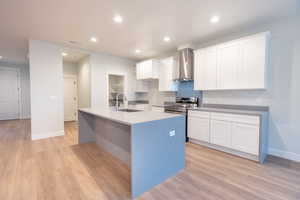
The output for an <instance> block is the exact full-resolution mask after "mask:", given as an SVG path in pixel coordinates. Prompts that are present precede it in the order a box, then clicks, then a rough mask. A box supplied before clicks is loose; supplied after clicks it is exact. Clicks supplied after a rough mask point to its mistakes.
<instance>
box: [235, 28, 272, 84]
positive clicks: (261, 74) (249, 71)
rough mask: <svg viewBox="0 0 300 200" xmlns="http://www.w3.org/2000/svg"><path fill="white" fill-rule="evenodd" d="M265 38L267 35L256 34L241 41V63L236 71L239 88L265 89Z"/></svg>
mask: <svg viewBox="0 0 300 200" xmlns="http://www.w3.org/2000/svg"><path fill="white" fill-rule="evenodd" d="M267 37H268V34H258V35H254V36H251V37H248V38H245V39H243V40H242V41H241V43H240V55H241V63H240V66H239V70H238V79H239V80H238V82H239V87H240V88H242V89H243V88H249V89H262V88H266V85H265V73H266V71H265V70H266V67H265V66H267V61H268V59H267V46H268V44H267V42H268V39H267Z"/></svg>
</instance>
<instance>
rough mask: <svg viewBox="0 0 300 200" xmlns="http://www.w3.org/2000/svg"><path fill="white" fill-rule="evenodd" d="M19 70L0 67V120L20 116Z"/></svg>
mask: <svg viewBox="0 0 300 200" xmlns="http://www.w3.org/2000/svg"><path fill="white" fill-rule="evenodd" d="M20 90H21V89H20V71H19V69H14V68H5V67H0V120H12V119H19V118H20V110H21V103H20V98H21V95H20V92H21V91H20Z"/></svg>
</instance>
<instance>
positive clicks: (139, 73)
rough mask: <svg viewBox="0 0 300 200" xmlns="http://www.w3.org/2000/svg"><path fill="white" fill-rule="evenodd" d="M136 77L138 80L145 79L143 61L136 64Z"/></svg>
mask: <svg viewBox="0 0 300 200" xmlns="http://www.w3.org/2000/svg"><path fill="white" fill-rule="evenodd" d="M136 79H137V80H141V79H143V76H142V64H141V63H137V64H136Z"/></svg>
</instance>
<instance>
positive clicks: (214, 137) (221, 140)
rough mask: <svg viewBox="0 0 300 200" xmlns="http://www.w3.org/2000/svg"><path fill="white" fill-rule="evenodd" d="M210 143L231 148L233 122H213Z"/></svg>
mask: <svg viewBox="0 0 300 200" xmlns="http://www.w3.org/2000/svg"><path fill="white" fill-rule="evenodd" d="M210 133H211V134H210V142H211V143H212V144H216V145H220V146H224V147H228V148H231V122H228V121H221V120H214V119H213V120H211V131H210Z"/></svg>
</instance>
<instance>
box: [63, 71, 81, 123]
mask: <svg viewBox="0 0 300 200" xmlns="http://www.w3.org/2000/svg"><path fill="white" fill-rule="evenodd" d="M65 79H73V80H74V81H76V102H75V104H76V112H77V115H76V117H75V121H78V81H77V75H73V74H65V75H64V84H65ZM63 94H64V95H65V91H63ZM63 105H64V122H65V100H64V104H63Z"/></svg>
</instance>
